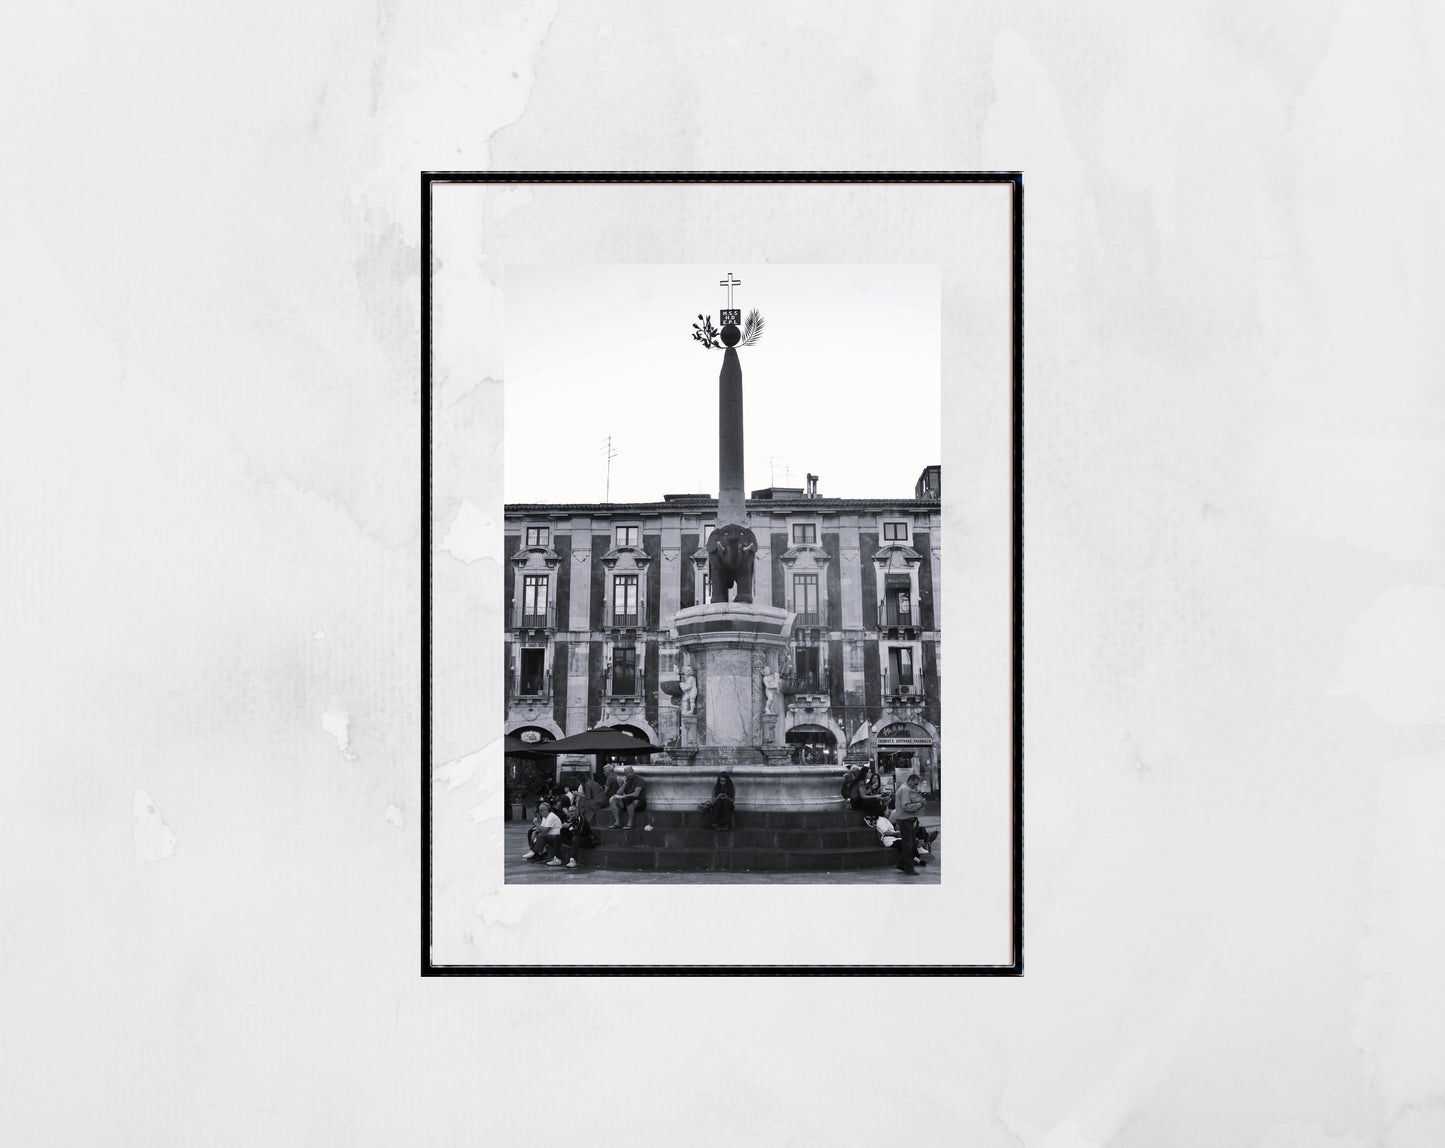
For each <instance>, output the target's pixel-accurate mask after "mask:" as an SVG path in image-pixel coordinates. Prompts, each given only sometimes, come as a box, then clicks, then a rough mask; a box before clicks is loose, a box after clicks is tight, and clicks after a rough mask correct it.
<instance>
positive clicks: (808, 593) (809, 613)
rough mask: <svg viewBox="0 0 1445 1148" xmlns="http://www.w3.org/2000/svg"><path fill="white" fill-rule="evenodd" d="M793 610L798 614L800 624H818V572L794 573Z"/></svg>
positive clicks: (819, 621) (820, 622) (819, 623)
mask: <svg viewBox="0 0 1445 1148" xmlns="http://www.w3.org/2000/svg"><path fill="white" fill-rule="evenodd" d="M793 612H794V613H795V614H797V615H798V624H799V625H800V626H818V625H821V624H822V619H821V618H820V617H819V616H818V576H817V575H816V574H794V575H793Z"/></svg>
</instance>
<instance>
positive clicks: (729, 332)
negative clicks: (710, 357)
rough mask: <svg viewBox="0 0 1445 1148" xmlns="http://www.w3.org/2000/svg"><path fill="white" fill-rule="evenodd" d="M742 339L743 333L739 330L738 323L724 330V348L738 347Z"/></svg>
mask: <svg viewBox="0 0 1445 1148" xmlns="http://www.w3.org/2000/svg"><path fill="white" fill-rule="evenodd" d="M742 337H743V333H742V332H741V331H739V330H738V325H737V324H736V323H729V324H727V326H725V327H724V328H723V329H722V342H723V346H724V347H736V346H737V345H738V340H739V339H741V338H742Z"/></svg>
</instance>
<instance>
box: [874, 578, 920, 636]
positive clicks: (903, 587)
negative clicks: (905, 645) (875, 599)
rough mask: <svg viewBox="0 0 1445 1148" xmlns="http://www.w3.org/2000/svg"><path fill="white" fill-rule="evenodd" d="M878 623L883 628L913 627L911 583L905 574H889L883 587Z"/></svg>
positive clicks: (915, 623)
mask: <svg viewBox="0 0 1445 1148" xmlns="http://www.w3.org/2000/svg"><path fill="white" fill-rule="evenodd" d="M879 623H880V624H881V625H884V626H915V625H917V622H916V621H915V620H914V617H913V591H912V583H911V582H910V580H909V578H908V576H907V575H906V574H904V575H900V574H889V575H888V578H887V581H886V582H885V584H884V587H883V616H882V617H881V618H880V619H879Z"/></svg>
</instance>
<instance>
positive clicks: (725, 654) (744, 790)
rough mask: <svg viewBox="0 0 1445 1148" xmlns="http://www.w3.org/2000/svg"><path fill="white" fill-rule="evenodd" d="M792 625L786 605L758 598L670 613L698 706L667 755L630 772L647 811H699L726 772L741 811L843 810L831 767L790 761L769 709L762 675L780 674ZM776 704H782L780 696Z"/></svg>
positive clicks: (775, 717) (836, 772)
mask: <svg viewBox="0 0 1445 1148" xmlns="http://www.w3.org/2000/svg"><path fill="white" fill-rule="evenodd" d="M792 626H793V615H792V614H790V613H788V611H786V610H780V609H778V608H777V607H776V606H763V605H760V604H758V603H755V602H713V603H709V604H707V605H703V606H691V607H689V608H687V609H685V610H679V611H678V612H677V615H676V616H675V617H674V619H673V630H674V632H675V634H676V643H677V648H678V650H679V651H680V652H681V653H682V655H683V656H684V657H686V658H687V659H688V661H689V662H690V663H691V665H692V668H693V672H694V673H695V674H696V675H697V702H696V709H695V712H694V713H693V714H689V715H686V716H684V717H683V719H682V721H683V729H684V730H686V731H687V733H688V734H690V735H692V736H687V737H684V739H683V744H682V745H681V746H680V747H679V748H678V749H676V750H674V751H673V752H672V753H671V754H670V755H669V756H670V757H671V759H672V760H671V761H670V762H656V763H655V764H652V765H643V766H639V767H638V768H637V773H638V775H639V776H640V777H641V778H642V779H643V782H644V784H645V785H646V786H647V806H648V808H649V809H657V810H688V809H691V810H695V809H697V806H698V803H699V802H700V801H705V800H707V799H708V798H709V797H711V796H712V787H713V783H714V782H715V781H716V780H717V775H718V774H719V773H722V772H723V771H724V770H726V771H727V772H729V773H731V774H732V778H733V782H734V784H735V785H736V786H737V808H738V809H739V810H740V811H745V810H749V809H753V810H766V811H769V812H778V811H788V810H796V811H799V812H802V811H818V810H827V809H840V808H842V806H843V799H842V797H841V796H840V795H839V792H838V784H839V779H840V777H841V771H840V770H839V769H838V767H837V766H831V765H821V766H819V765H794V764H793V763H792V762H791V761H790V760H789V758H790V754H789V751H788V748H787V745H786V743H785V742H784V740H783V737H782V731H781V730H780V729H779V728H778V726H779V722H778V715H777V714H776V713H769V712H768V708H767V701H768V698H767V690H766V688H765V687H764V685H763V675H764V673H777V671H778V658H779V656H780V655H781V654H782V652H783V651H784V650H785V649H786V647H787V644H788V641H789V639H790V638H791V637H792ZM773 704H774V705H775V706H779V707H780V706H781V705H782V695H781V694H780V693H775V695H774V701H773ZM689 743H690V744H689Z"/></svg>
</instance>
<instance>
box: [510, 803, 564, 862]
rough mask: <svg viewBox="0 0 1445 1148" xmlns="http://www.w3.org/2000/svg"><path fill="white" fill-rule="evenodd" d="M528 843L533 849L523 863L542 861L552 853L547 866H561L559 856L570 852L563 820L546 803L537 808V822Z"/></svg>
mask: <svg viewBox="0 0 1445 1148" xmlns="http://www.w3.org/2000/svg"><path fill="white" fill-rule="evenodd" d="M527 843H528V844H529V845H530V846H531V848H530V849H528V850H527V852H525V853H523V854H522V860H523V861H540V860H542V858H543V857H545V856H546V855H547V854H548V853H551V854H552V857H551V859H550V860H549V861H548V862H547V864H548V865H561V864H562V861H561V860H560V857H559V855H560V854H561V853H562V852H563V851H568V852H570V847H569V846H568V844H567V842H566V841H565V840H563V837H562V819H561V818H560V817H558V816H557V814H556V813H554V812H553V811H552V806H551V805H550V804H549V803H547V802H545V801H544V802H542V804H541V805H539V806H537V822H536V824H535V825H534V826H533V827H532V828H531V829H530V830H529V831H528V833H527ZM573 860H576V858H573Z"/></svg>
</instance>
